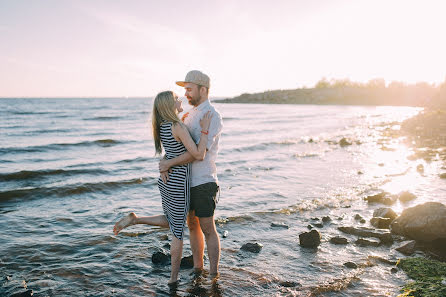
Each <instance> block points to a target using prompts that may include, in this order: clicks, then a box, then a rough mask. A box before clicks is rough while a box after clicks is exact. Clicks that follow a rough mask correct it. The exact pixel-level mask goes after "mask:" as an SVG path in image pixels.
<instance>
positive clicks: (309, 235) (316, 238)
mask: <svg viewBox="0 0 446 297" xmlns="http://www.w3.org/2000/svg"><path fill="white" fill-rule="evenodd" d="M320 243H321V234H320V233H319V231H317V230H314V229H313V230H311V231H310V232H304V233H301V234H299V244H300V245H301V246H303V247H317V246H318V245H319V244H320Z"/></svg>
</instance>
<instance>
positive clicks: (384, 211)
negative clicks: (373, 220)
mask: <svg viewBox="0 0 446 297" xmlns="http://www.w3.org/2000/svg"><path fill="white" fill-rule="evenodd" d="M373 216H374V217H378V218H389V219H391V220H392V221H393V220H394V219H396V217H397V216H398V215H397V214H396V212H394V211H393V210H392V209H391V208H388V207H382V208H378V209H375V211H374V212H373Z"/></svg>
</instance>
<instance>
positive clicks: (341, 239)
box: [330, 236, 348, 244]
mask: <svg viewBox="0 0 446 297" xmlns="http://www.w3.org/2000/svg"><path fill="white" fill-rule="evenodd" d="M330 243H333V244H347V243H348V240H347V238H345V237H340V236H335V237H332V238H330Z"/></svg>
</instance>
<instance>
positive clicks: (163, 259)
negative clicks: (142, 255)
mask: <svg viewBox="0 0 446 297" xmlns="http://www.w3.org/2000/svg"><path fill="white" fill-rule="evenodd" d="M169 260H170V255H169V254H167V253H166V252H164V251H158V252H155V253H153V254H152V263H153V264H161V265H163V264H168V263H169Z"/></svg>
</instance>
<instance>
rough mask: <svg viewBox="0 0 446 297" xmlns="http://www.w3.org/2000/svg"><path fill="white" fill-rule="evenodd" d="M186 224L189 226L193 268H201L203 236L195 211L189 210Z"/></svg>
mask: <svg viewBox="0 0 446 297" xmlns="http://www.w3.org/2000/svg"><path fill="white" fill-rule="evenodd" d="M187 226H188V227H189V238H190V247H191V250H192V256H193V258H194V269H195V270H202V269H203V255H204V238H203V232H201V227H200V222H199V220H198V217H196V216H195V211H193V210H192V211H190V212H189V214H188V215H187Z"/></svg>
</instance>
